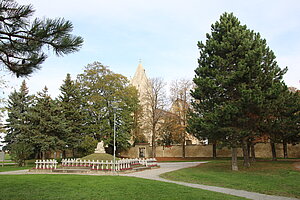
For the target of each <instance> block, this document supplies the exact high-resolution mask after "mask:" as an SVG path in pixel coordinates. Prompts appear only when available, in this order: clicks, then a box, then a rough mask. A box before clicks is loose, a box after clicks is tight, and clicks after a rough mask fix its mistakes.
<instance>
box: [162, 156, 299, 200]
mask: <svg viewBox="0 0 300 200" xmlns="http://www.w3.org/2000/svg"><path fill="white" fill-rule="evenodd" d="M292 164H293V162H292V161H277V162H263V161H260V162H256V163H254V164H253V166H251V167H250V168H248V169H247V168H243V167H241V165H242V163H241V162H240V163H239V167H240V171H238V172H233V171H231V170H230V167H231V163H230V161H225V160H221V161H211V162H210V163H207V164H202V165H200V166H197V167H194V168H185V169H181V170H178V171H173V172H168V173H165V174H162V175H161V177H163V178H166V179H171V180H176V181H183V182H190V183H198V184H205V185H213V186H221V187H227V188H234V189H241V190H247V191H253V192H258V193H264V194H271V195H280V196H288V197H297V198H300V171H296V170H295V169H294V168H293V166H292Z"/></svg>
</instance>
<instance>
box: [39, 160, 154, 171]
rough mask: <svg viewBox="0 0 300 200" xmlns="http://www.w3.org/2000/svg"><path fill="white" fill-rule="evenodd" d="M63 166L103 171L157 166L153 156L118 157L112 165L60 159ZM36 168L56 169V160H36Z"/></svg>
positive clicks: (101, 162) (110, 162)
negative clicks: (139, 166)
mask: <svg viewBox="0 0 300 200" xmlns="http://www.w3.org/2000/svg"><path fill="white" fill-rule="evenodd" d="M61 162H62V166H63V167H91V169H92V170H103V171H113V170H115V171H121V170H129V169H132V166H135V165H143V166H146V167H153V166H157V160H156V159H155V158H147V159H145V158H143V159H140V158H135V159H127V158H126V159H124V158H123V159H120V160H117V161H116V164H115V165H114V163H113V161H108V160H106V161H103V160H102V161H99V160H97V161H94V160H92V161H90V160H80V159H62V161H61ZM35 164H36V169H56V167H57V161H56V160H54V159H53V160H36V162H35Z"/></svg>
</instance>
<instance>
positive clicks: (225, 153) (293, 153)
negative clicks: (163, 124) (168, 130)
mask: <svg viewBox="0 0 300 200" xmlns="http://www.w3.org/2000/svg"><path fill="white" fill-rule="evenodd" d="M141 148H144V149H145V157H146V158H149V157H151V155H152V150H151V147H150V146H149V145H136V146H134V147H131V148H130V149H129V150H128V151H126V152H122V153H121V156H123V157H129V158H136V157H140V155H139V152H140V151H141ZM276 153H277V157H283V149H282V145H281V144H276ZM255 154H256V157H257V158H271V157H272V153H271V146H270V144H269V143H267V144H264V143H259V144H256V145H255ZM156 156H157V157H182V146H181V145H172V146H158V147H156ZM238 156H240V157H241V156H242V150H241V149H238ZM186 157H212V145H187V146H186ZM217 157H231V149H228V148H226V147H224V148H222V149H217ZM288 157H289V158H300V144H298V145H288Z"/></svg>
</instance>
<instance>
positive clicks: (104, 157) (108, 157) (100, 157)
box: [80, 153, 119, 161]
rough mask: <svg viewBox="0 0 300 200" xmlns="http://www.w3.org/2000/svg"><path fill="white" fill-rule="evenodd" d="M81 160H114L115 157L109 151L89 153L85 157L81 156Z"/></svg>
mask: <svg viewBox="0 0 300 200" xmlns="http://www.w3.org/2000/svg"><path fill="white" fill-rule="evenodd" d="M80 159H81V160H95V161H96V160H113V159H114V157H113V156H112V155H110V154H107V153H93V154H90V155H87V156H85V157H82V158H80ZM117 159H119V158H117Z"/></svg>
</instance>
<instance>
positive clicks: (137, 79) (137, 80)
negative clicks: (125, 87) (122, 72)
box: [131, 60, 149, 97]
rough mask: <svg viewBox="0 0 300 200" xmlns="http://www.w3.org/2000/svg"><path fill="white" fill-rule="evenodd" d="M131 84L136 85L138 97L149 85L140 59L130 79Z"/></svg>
mask: <svg viewBox="0 0 300 200" xmlns="http://www.w3.org/2000/svg"><path fill="white" fill-rule="evenodd" d="M131 84H132V85H133V86H135V87H136V89H137V90H138V92H139V94H140V97H141V95H143V94H144V93H145V92H146V90H147V87H149V80H148V78H147V75H146V71H145V69H144V67H143V65H142V63H141V60H140V61H139V65H138V67H137V69H136V71H135V74H134V76H133V78H132V79H131Z"/></svg>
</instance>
